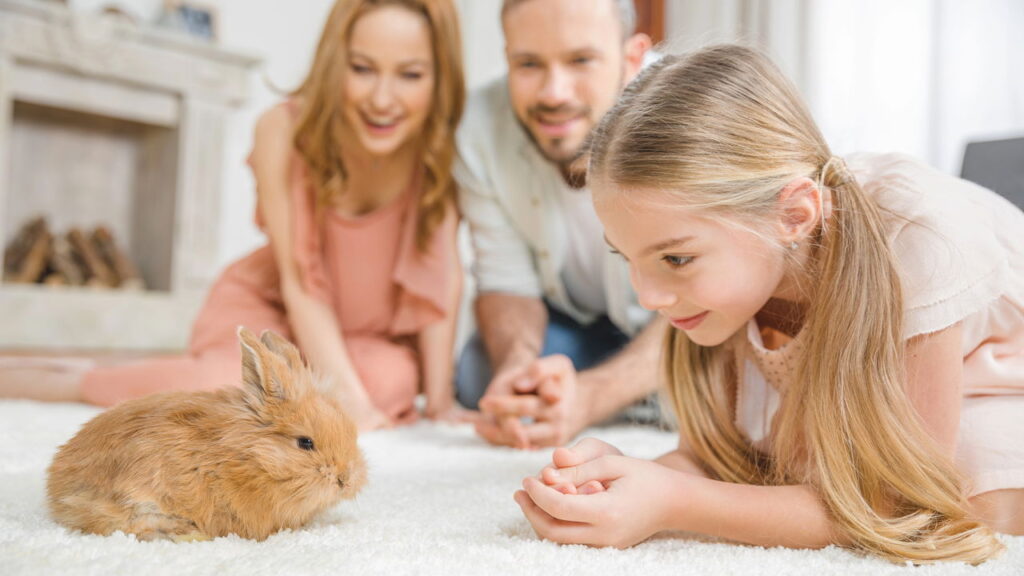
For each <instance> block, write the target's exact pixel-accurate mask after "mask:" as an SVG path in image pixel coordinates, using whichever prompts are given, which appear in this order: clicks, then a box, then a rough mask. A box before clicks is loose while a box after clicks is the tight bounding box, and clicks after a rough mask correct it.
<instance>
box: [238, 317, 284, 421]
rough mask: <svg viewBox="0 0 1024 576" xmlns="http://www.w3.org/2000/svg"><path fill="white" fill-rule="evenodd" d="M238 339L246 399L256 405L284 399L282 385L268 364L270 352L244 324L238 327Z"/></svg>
mask: <svg viewBox="0 0 1024 576" xmlns="http://www.w3.org/2000/svg"><path fill="white" fill-rule="evenodd" d="M238 340H239V342H240V343H241V345H242V387H243V389H244V390H245V397H246V401H247V402H248V403H249V404H250V405H251V406H253V407H258V406H265V405H266V404H267V403H268V402H269V401H274V400H277V401H280V400H284V399H285V391H284V386H283V385H282V383H281V381H280V378H279V377H278V376H277V375H276V374H275V371H274V370H271V368H270V366H268V363H267V360H268V355H269V354H270V353H269V351H268V350H267V348H266V346H264V345H263V343H262V342H260V340H259V339H258V338H256V335H255V334H253V333H252V332H251V331H249V330H248V329H247V328H245V327H244V326H239V327H238Z"/></svg>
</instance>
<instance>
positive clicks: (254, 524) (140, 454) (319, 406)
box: [47, 328, 366, 541]
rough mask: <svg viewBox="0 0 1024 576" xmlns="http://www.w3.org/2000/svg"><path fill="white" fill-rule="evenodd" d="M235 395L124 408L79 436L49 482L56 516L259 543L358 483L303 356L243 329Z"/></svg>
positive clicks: (352, 448)
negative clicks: (233, 536)
mask: <svg viewBox="0 0 1024 576" xmlns="http://www.w3.org/2000/svg"><path fill="white" fill-rule="evenodd" d="M238 337H239V340H240V341H241V346H242V374H243V376H242V386H241V387H234V386H231V387H225V388H222V389H219V390H216V391H208V392H169V393H164V394H156V395H152V396H148V397H143V398H139V399H136V400H131V401H128V402H124V403H122V404H120V405H118V406H116V407H114V408H111V409H110V410H107V411H106V412H103V413H102V414H100V415H98V416H96V417H95V418H93V419H92V420H91V421H89V422H88V423H86V424H85V426H83V427H82V429H81V430H80V431H79V432H78V434H77V435H75V436H74V437H73V438H72V439H71V440H70V441H69V442H68V443H67V444H65V445H64V446H62V447H61V448H60V450H59V451H58V452H57V455H56V456H55V457H54V459H53V463H52V464H51V465H50V468H49V470H48V481H47V494H48V503H49V508H50V512H51V514H52V516H53V517H54V518H55V519H56V520H57V521H58V522H59V523H61V524H63V525H65V526H67V527H69V528H72V529H75V530H81V531H82V532H88V533H94V534H103V535H108V534H111V533H113V532H116V531H118V530H120V531H123V532H125V533H131V534H135V535H136V537H137V538H138V539H140V540H154V539H171V540H179V541H180V540H204V539H209V538H215V537H218V536H224V535H227V534H232V533H233V534H238V535H239V536H241V537H243V538H251V539H255V540H263V539H265V538H267V537H268V536H270V535H271V534H273V533H275V532H277V531H279V530H282V529H295V528H299V527H300V526H303V525H304V524H306V523H307V522H309V521H310V520H311V519H312V518H313V517H314V516H316V515H317V514H318V513H319V512H321V511H323V510H325V509H327V508H330V507H332V506H334V505H336V504H337V503H338V502H339V501H341V500H343V499H350V498H353V497H354V496H355V495H356V493H357V492H358V491H359V489H360V488H361V487H362V485H363V484H364V482H365V477H366V465H365V462H364V460H363V455H362V452H361V451H360V450H359V447H358V445H357V443H356V436H357V433H356V427H355V425H354V424H353V423H352V421H351V420H350V419H349V418H348V416H346V414H345V412H344V411H343V410H342V408H341V406H340V405H339V404H338V402H337V401H336V400H335V399H334V398H333V397H331V396H329V395H328V394H325V393H323V392H321V391H320V390H319V389H318V388H317V386H316V383H315V382H314V375H313V374H312V372H311V370H310V369H309V367H308V366H306V365H304V364H303V362H302V358H301V356H300V355H299V351H298V350H297V349H296V348H295V346H293V345H292V344H291V343H289V342H288V341H287V340H285V339H284V338H282V337H280V336H278V335H277V334H275V333H273V332H270V331H265V332H263V334H261V336H260V337H259V338H257V337H256V336H255V335H254V334H253V333H252V332H250V331H249V330H247V329H245V328H239V331H238Z"/></svg>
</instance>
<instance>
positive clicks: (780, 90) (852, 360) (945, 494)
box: [591, 45, 1002, 563]
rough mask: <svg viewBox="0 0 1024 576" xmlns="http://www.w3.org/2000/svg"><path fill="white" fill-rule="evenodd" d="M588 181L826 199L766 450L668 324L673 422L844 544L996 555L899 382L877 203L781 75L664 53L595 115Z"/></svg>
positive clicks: (729, 393) (748, 57)
mask: <svg viewBox="0 0 1024 576" xmlns="http://www.w3.org/2000/svg"><path fill="white" fill-rule="evenodd" d="M591 154H592V155H591V177H592V178H595V179H597V180H598V181H604V182H610V183H614V184H615V185H617V187H625V188H640V189H657V190H666V191H669V190H670V191H675V192H674V193H675V197H676V198H677V199H678V200H679V201H681V202H683V203H685V204H686V205H687V206H698V207H700V208H701V209H704V210H708V211H710V212H709V214H715V215H717V216H718V217H724V218H726V219H729V220H734V221H738V222H745V223H748V224H750V225H751V226H752V227H754V228H756V226H757V224H755V222H757V221H758V220H761V221H764V220H765V219H766V218H767V217H770V216H775V215H777V212H776V210H777V207H776V205H777V198H778V194H779V192H780V191H781V190H782V189H783V187H784V186H785V185H786V184H787V183H789V182H791V181H793V180H794V179H796V178H801V177H806V178H810V179H812V180H814V181H816V182H818V185H819V187H820V188H823V189H824V190H828V191H830V192H831V194H832V205H833V210H832V211H831V214H830V215H829V216H828V218H827V220H825V221H824V222H823V223H822V225H821V226H820V227H819V229H818V231H817V232H816V237H815V238H814V249H813V256H812V258H811V263H810V265H809V269H808V270H804V271H803V272H804V277H806V278H814V279H815V280H814V281H813V282H810V281H808V282H805V283H804V284H805V286H804V287H803V288H804V289H805V291H806V292H807V294H808V297H809V300H810V305H809V309H808V310H807V312H806V316H805V321H804V324H803V328H802V331H803V334H802V336H801V338H803V339H804V340H805V342H804V344H805V350H804V353H803V354H802V356H801V358H800V359H799V361H798V366H797V370H796V375H795V378H794V379H793V381H792V382H791V383H790V384H789V386H790V387H789V388H788V389H787V390H786V394H785V395H784V399H783V401H782V404H781V406H780V408H779V417H778V419H777V423H778V425H779V426H778V429H777V435H776V437H775V439H774V441H773V446H774V447H775V450H776V452H775V454H774V456H772V455H767V454H764V453H761V452H759V451H758V450H756V449H755V448H753V447H752V446H751V445H750V444H749V443H748V442H747V440H746V439H745V438H744V436H743V435H742V434H741V432H740V431H739V430H738V429H737V427H736V424H735V422H734V418H733V412H734V410H735V406H734V405H733V400H734V390H735V389H734V388H733V386H735V385H736V383H735V379H736V374H735V368H734V364H735V356H734V352H733V350H732V348H731V346H730V344H729V343H728V342H727V343H725V344H723V345H719V346H714V347H704V346H700V345H698V344H696V343H694V342H691V341H690V340H689V339H688V338H687V336H686V334H685V333H684V332H682V331H676V330H670V331H669V333H668V336H667V338H666V340H665V345H664V367H665V375H666V377H667V383H668V395H669V397H670V399H671V404H672V406H673V409H674V410H675V413H676V416H677V418H678V421H679V426H680V431H681V434H682V435H683V437H684V438H685V439H686V440H687V441H688V442H689V444H690V447H691V449H692V450H693V453H694V454H695V455H696V457H697V458H698V460H699V462H700V464H701V465H702V466H703V467H704V468H705V469H706V470H707V471H708V472H709V473H711V474H712V475H714V476H717V477H718V478H720V479H722V480H726V481H730V482H739V483H749V484H772V485H775V484H792V483H804V482H809V483H811V484H813V485H814V486H815V487H816V489H817V491H818V493H819V495H820V497H821V498H822V500H823V502H824V504H825V506H826V507H827V509H828V512H829V513H830V515H831V517H832V519H833V521H834V524H835V526H836V527H837V528H838V529H839V530H840V531H841V532H842V533H843V534H845V535H846V536H847V537H848V538H849V540H850V541H851V542H852V543H853V545H854V546H855V547H857V548H860V549H862V550H865V551H868V552H871V553H874V554H877V555H880V556H883V557H886V558H889V559H891V560H895V561H906V560H908V559H909V560H912V561H915V562H930V561H937V560H958V561H964V562H970V563H980V562H983V561H985V560H986V559H988V558H990V557H992V556H993V555H995V554H996V553H998V552H999V551H1000V550H1001V549H1002V545H1001V544H1000V543H999V541H998V540H997V539H996V538H995V536H994V534H993V532H992V531H991V530H990V529H989V528H988V527H986V526H984V525H981V524H979V523H978V522H976V521H974V520H972V519H970V518H969V514H968V511H967V510H968V503H967V499H966V494H965V489H964V484H965V481H964V479H963V478H962V477H961V475H960V474H959V473H958V472H957V469H956V468H955V466H954V464H953V462H952V460H951V458H949V457H948V456H946V455H944V454H943V452H942V451H941V450H940V448H939V447H938V445H937V444H936V443H935V442H934V441H933V440H932V439H931V437H930V436H929V435H928V433H927V432H926V431H925V429H924V427H923V426H922V425H921V423H920V421H919V420H918V418H917V416H916V413H915V412H914V408H913V406H912V405H911V404H910V401H909V399H908V398H907V396H906V394H905V392H904V387H903V386H904V379H905V373H904V363H903V351H904V346H905V343H904V341H903V331H902V318H903V301H902V295H901V292H900V282H899V278H898V276H897V273H896V270H895V267H894V264H893V256H892V254H891V253H890V251H889V247H888V245H887V242H886V239H885V236H884V232H883V226H882V219H881V215H880V212H879V208H878V207H877V206H876V204H875V203H874V202H873V200H872V199H871V198H870V197H868V196H867V195H866V194H865V193H864V191H863V190H862V189H861V186H860V185H859V184H858V183H857V181H856V180H855V179H854V178H853V177H852V176H851V175H850V174H849V172H848V171H847V169H846V167H845V164H844V163H843V162H841V161H836V159H835V158H834V157H833V155H832V152H831V151H830V149H829V147H828V145H827V144H826V143H825V140H824V138H823V137H822V135H821V133H820V132H819V130H818V128H817V126H816V125H815V123H814V120H813V119H812V117H811V115H810V113H809V112H808V110H807V108H806V106H805V105H804V104H803V102H802V100H801V98H800V96H799V95H798V93H797V91H796V89H795V87H794V86H793V85H792V84H791V83H790V82H789V81H788V80H787V79H786V78H785V77H784V76H783V75H782V73H781V72H780V71H779V70H778V69H777V68H776V67H775V66H774V65H773V64H772V63H771V61H770V60H769V59H768V58H767V57H765V56H763V55H762V54H760V53H759V52H757V51H755V50H752V49H749V48H745V47H742V46H736V45H723V46H713V47H709V48H706V49H703V50H701V51H698V52H695V53H693V54H691V55H689V56H682V57H678V56H668V57H666V58H664V59H663V60H662V61H661V62H659V63H657V64H655V65H654V66H652V67H651V68H650V69H649V70H647V71H646V72H644V73H643V74H642V75H641V76H640V77H639V78H638V79H637V80H636V81H635V82H634V83H633V84H632V85H631V86H630V87H629V88H628V89H627V90H626V92H625V94H624V95H623V98H622V99H621V100H620V101H619V103H618V104H617V105H616V106H615V107H614V108H613V109H612V110H611V111H610V112H609V113H608V114H607V115H606V116H605V118H604V119H603V121H602V122H601V124H600V125H599V127H598V128H597V130H596V131H595V134H594V138H593V142H592V147H591Z"/></svg>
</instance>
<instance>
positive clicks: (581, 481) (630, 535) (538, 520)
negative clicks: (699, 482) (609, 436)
mask: <svg viewBox="0 0 1024 576" xmlns="http://www.w3.org/2000/svg"><path fill="white" fill-rule="evenodd" d="M606 446H607V445H606ZM558 474H559V476H560V477H561V478H562V479H563V480H564V481H565V482H567V483H569V484H572V485H573V486H589V485H592V484H591V483H595V482H596V483H600V484H601V485H602V487H603V488H604V489H603V490H601V491H600V492H598V493H594V494H589V495H587V494H582V493H581V494H564V493H562V492H560V491H559V490H557V489H556V488H554V487H552V486H548V485H547V484H545V483H544V482H542V481H541V480H538V479H537V478H533V477H528V478H525V479H524V480H523V490H519V491H517V492H516V493H515V501H516V503H517V504H519V507H520V508H521V509H522V510H523V514H524V515H526V519H527V520H529V522H530V524H531V525H532V526H533V529H534V531H536V532H537V535H538V536H540V537H541V538H544V539H545V540H551V541H553V542H558V543H561V544H587V545H590V546H612V547H615V548H625V547H628V546H633V545H634V544H638V543H640V542H643V541H644V540H646V539H647V538H649V537H651V536H653V535H654V534H656V533H658V532H660V531H662V530H665V529H668V528H670V527H671V525H672V524H671V519H672V516H673V512H674V510H676V509H677V506H673V505H671V504H670V503H671V502H678V500H679V498H680V497H681V496H685V494H686V491H687V490H688V489H689V482H688V478H689V476H688V475H687V474H685V473H682V472H677V471H675V470H672V469H671V468H668V467H665V466H662V465H661V464H658V463H656V462H651V461H649V460H638V459H635V458H628V457H625V456H620V455H616V454H607V455H603V456H599V457H597V458H594V459H592V460H589V461H587V462H584V463H583V464H580V465H578V466H572V467H568V468H560V469H558Z"/></svg>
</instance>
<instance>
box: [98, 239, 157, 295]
mask: <svg viewBox="0 0 1024 576" xmlns="http://www.w3.org/2000/svg"><path fill="white" fill-rule="evenodd" d="M92 243H93V245H94V246H95V247H96V251H97V252H99V254H100V256H101V257H102V258H103V261H104V262H106V263H107V265H108V266H109V267H110V269H111V270H112V271H113V272H114V276H115V277H116V278H117V285H118V286H120V287H121V288H124V289H130V290H142V289H144V288H145V283H144V282H143V281H142V277H141V276H139V272H138V270H137V269H136V268H135V265H134V264H132V261H131V260H129V259H128V257H127V256H126V255H125V253H124V252H123V251H122V250H121V249H120V248H118V247H117V242H115V241H114V235H113V234H112V233H111V232H110V229H108V228H107V227H106V226H98V227H96V230H94V231H93V233H92Z"/></svg>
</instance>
